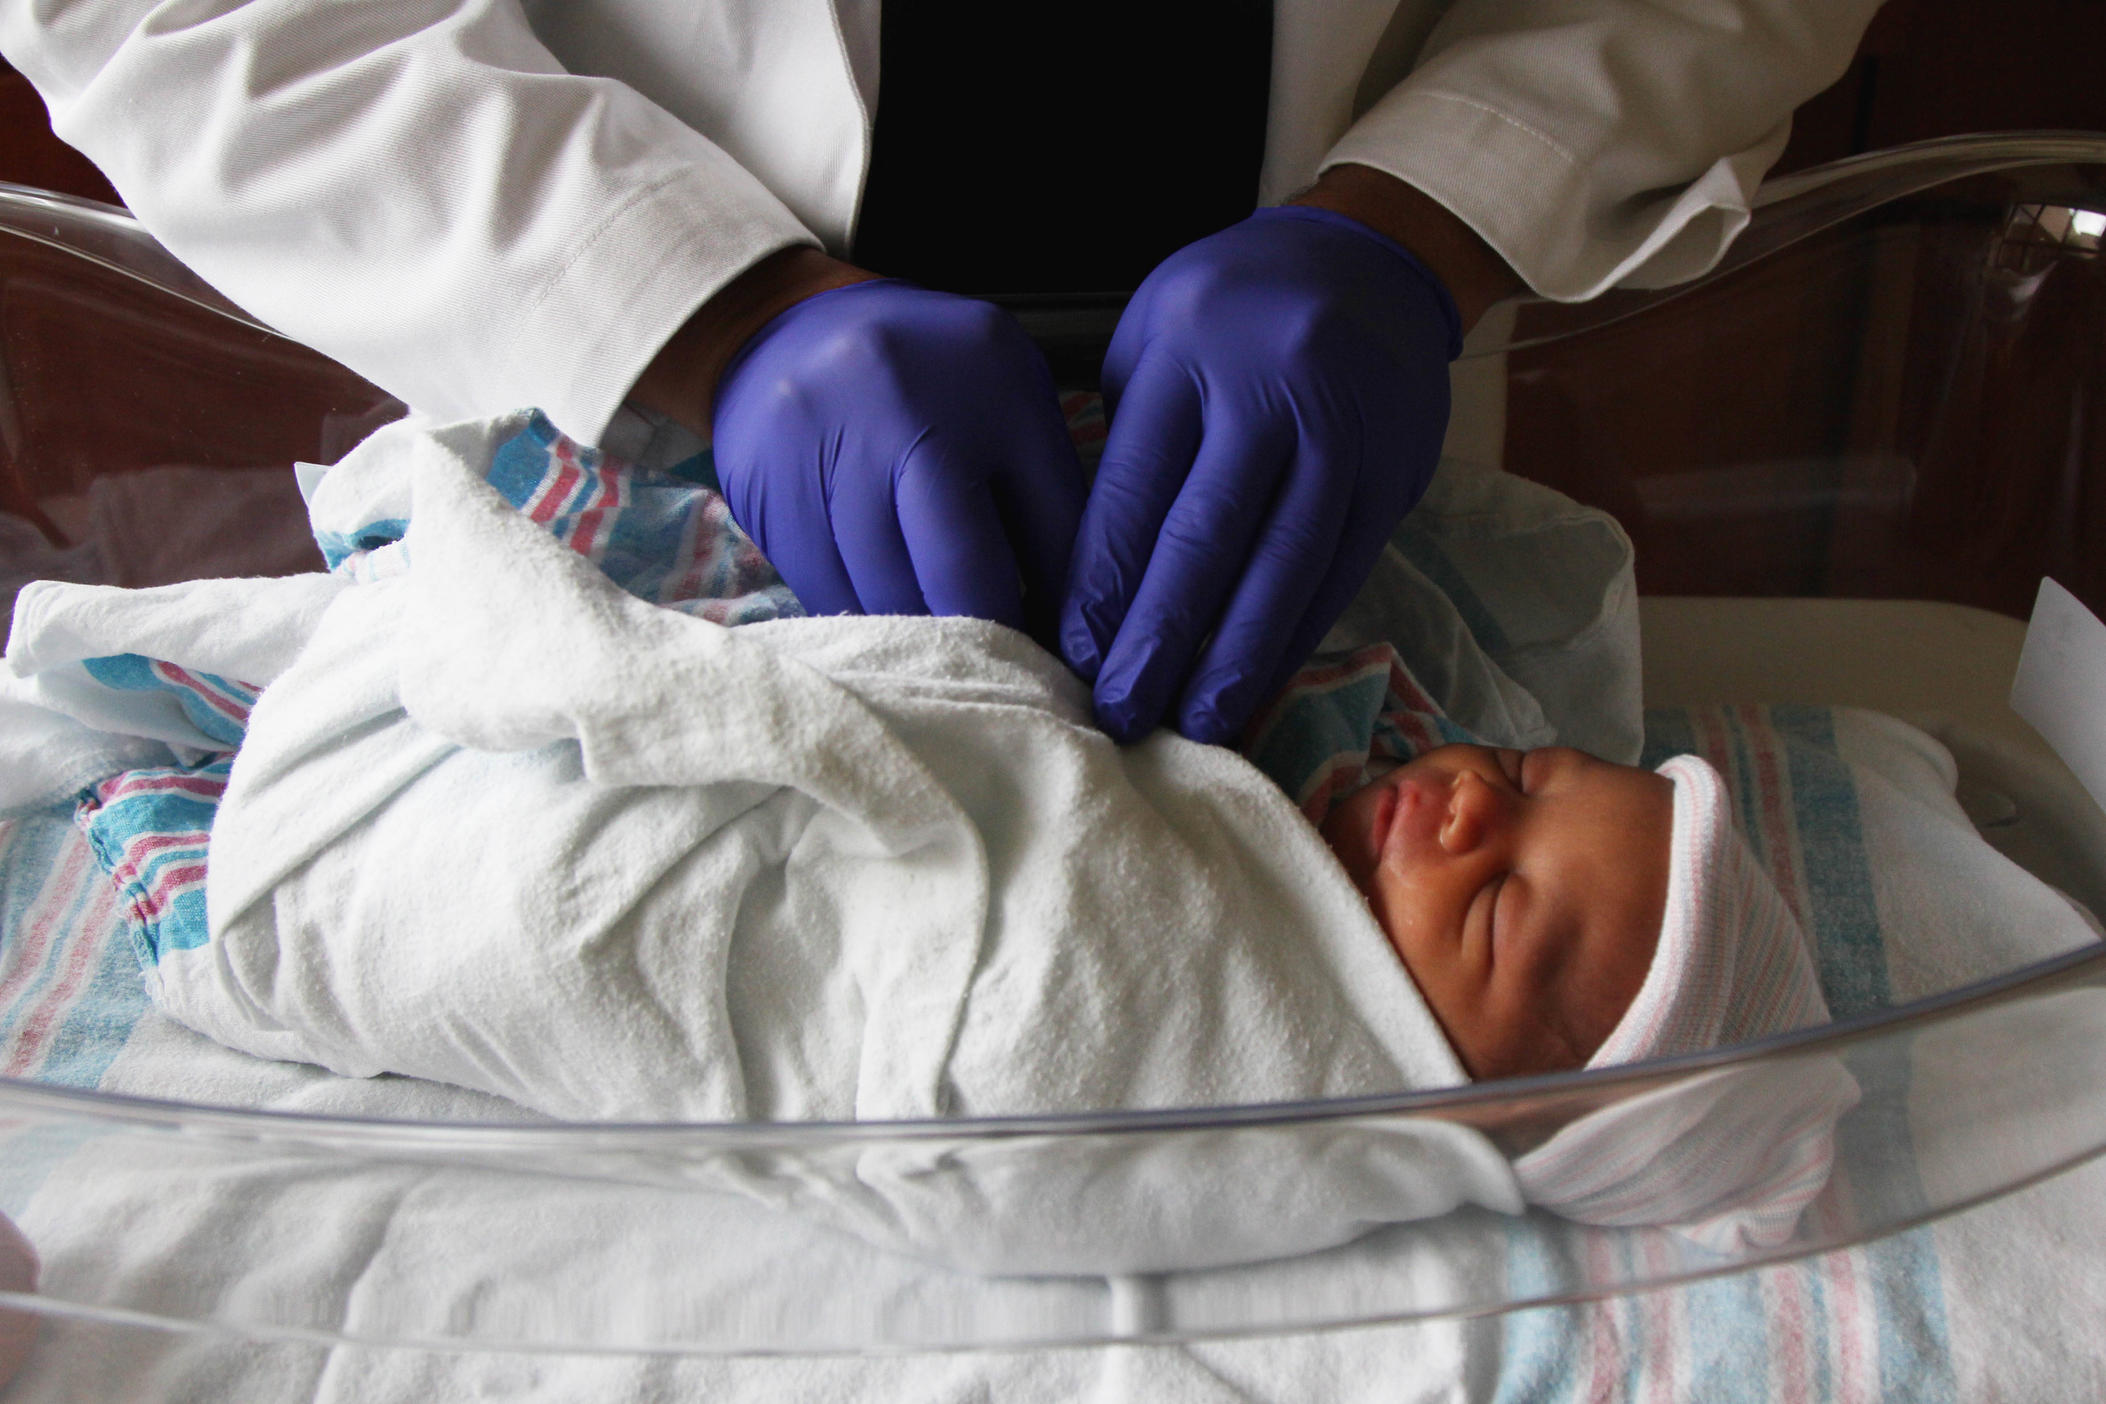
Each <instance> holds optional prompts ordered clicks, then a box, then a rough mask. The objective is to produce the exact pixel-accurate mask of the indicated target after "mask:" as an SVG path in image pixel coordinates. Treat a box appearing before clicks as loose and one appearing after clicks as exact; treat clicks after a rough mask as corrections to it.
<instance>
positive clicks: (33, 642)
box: [0, 574, 344, 815]
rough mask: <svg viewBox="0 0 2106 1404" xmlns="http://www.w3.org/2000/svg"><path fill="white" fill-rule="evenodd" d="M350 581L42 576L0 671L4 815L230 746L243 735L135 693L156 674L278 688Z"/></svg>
mask: <svg viewBox="0 0 2106 1404" xmlns="http://www.w3.org/2000/svg"><path fill="white" fill-rule="evenodd" d="M343 588H344V582H343V581H341V580H339V579H337V578H335V577H332V576H328V575H322V574H311V575H294V576H286V577H282V578H257V579H244V580H191V581H185V582H183V583H181V584H177V585H163V586H158V587H156V588H153V589H146V590H127V589H121V588H119V587H117V586H113V585H78V584H70V583H64V582H59V581H50V580H40V581H36V582H34V583H32V584H30V585H27V586H25V587H24V588H23V589H22V592H21V594H20V595H19V596H17V598H16V600H15V612H14V627H13V629H12V631H11V632H10V634H9V636H8V642H7V667H6V669H5V670H4V671H0V815H6V814H10V813H19V812H23V811H26V810H30V809H36V808H41V807H43V806H46V805H50V804H55V803H60V802H63V801H67V800H70V799H71V798H72V797H73V796H74V795H75V794H76V793H77V792H79V791H80V790H81V789H82V787H84V786H86V785H87V784H89V783H90V782H92V781H95V780H98V779H101V778H102V777H104V776H107V775H112V774H114V773H116V772H117V771H120V770H127V769H131V768H133V767H137V766H149V765H166V764H169V763H170V762H171V761H172V760H174V759H176V758H178V757H181V758H184V759H188V758H190V757H192V756H194V755H196V754H198V753H200V752H209V751H221V750H228V749H231V747H232V744H233V741H234V740H235V739H237V738H238V731H230V730H226V729H219V728H212V727H211V723H210V719H209V718H207V719H205V721H204V725H202V726H201V724H200V719H199V718H198V717H196V716H193V715H190V714H187V713H186V712H185V710H184V708H183V706H182V705H181V703H180V702H179V701H178V700H177V698H176V697H175V696H173V695H172V694H171V693H170V692H168V691H166V690H163V689H159V688H153V687H139V686H135V685H131V684H133V683H135V682H136V681H137V680H136V679H134V678H132V677H130V676H128V674H132V673H137V674H139V675H140V676H141V677H142V678H143V677H144V676H146V675H148V674H150V673H151V670H152V669H153V668H154V667H155V666H156V664H155V663H154V661H153V660H160V659H181V660H183V665H184V667H185V668H187V669H189V670H192V671H195V672H200V673H210V674H217V675H220V676H221V677H224V678H228V679H237V680H239V681H240V682H242V683H253V684H261V683H268V682H270V681H271V680H272V679H273V678H275V677H276V676H277V675H278V674H279V672H281V671H282V670H283V669H284V668H285V666H286V665H287V664H288V663H290V662H291V661H292V658H293V656H294V655H295V654H296V653H298V652H299V650H300V649H301V648H302V647H303V646H304V645H305V643H306V641H307V639H308V636H309V635H310V634H312V633H313V631H314V627H315V624H316V622H317V621H318V620H319V619H320V618H321V614H322V611H323V610H324V609H325V608H326V607H327V606H328V604H329V601H330V600H332V599H334V598H335V597H336V594H337V592H338V591H339V590H341V589H343Z"/></svg>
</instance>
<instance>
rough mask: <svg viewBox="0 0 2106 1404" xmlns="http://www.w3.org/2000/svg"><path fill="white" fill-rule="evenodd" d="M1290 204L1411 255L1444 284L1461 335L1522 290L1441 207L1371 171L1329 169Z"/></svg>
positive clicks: (1503, 262)
mask: <svg viewBox="0 0 2106 1404" xmlns="http://www.w3.org/2000/svg"><path fill="white" fill-rule="evenodd" d="M1291 203H1293V204H1297V205H1309V206H1313V207H1314V208H1316V209H1321V210H1330V211H1332V212H1334V213H1336V214H1342V215H1346V216H1348V217H1349V218H1352V219H1357V220H1359V221H1360V222H1361V223H1362V224H1365V225H1366V226H1367V227H1368V228H1370V229H1372V230H1374V231H1375V232H1376V233H1378V234H1383V235H1386V236H1387V237H1389V238H1391V239H1394V240H1396V241H1397V242H1398V243H1400V244H1402V245H1403V246H1404V247H1405V248H1407V249H1409V250H1411V252H1412V253H1413V254H1414V255H1415V256H1416V257H1417V258H1418V260H1419V261H1420V262H1421V263H1423V264H1425V265H1426V266H1427V268H1429V269H1431V270H1432V272H1433V274H1434V276H1435V277H1437V278H1439V279H1440V280H1441V282H1442V283H1443V284H1444V285H1446V287H1447V289H1448V295H1449V296H1450V297H1452V298H1454V299H1455V310H1456V312H1457V313H1458V314H1459V315H1460V316H1461V318H1462V329H1463V331H1465V332H1468V331H1469V330H1470V328H1471V327H1473V326H1475V325H1477V319H1478V318H1480V317H1482V316H1483V315H1484V314H1485V310H1486V309H1487V308H1489V307H1490V306H1491V305H1492V304H1493V303H1495V302H1498V301H1500V300H1502V299H1504V298H1508V297H1512V296H1513V295H1514V294H1515V293H1518V292H1520V291H1522V289H1523V286H1524V285H1523V283H1522V281H1521V278H1520V276H1519V275H1518V274H1516V273H1515V272H1514V270H1513V269H1512V268H1510V267H1508V266H1507V262H1506V260H1505V259H1503V258H1501V257H1500V256H1499V254H1498V253H1497V252H1496V251H1494V250H1493V248H1492V246H1491V245H1490V244H1487V243H1486V242H1485V241H1484V240H1483V239H1482V238H1480V237H1478V234H1477V231H1475V230H1473V229H1472V228H1470V226H1469V225H1467V224H1464V223H1463V222H1462V221H1461V220H1460V219H1457V218H1456V217H1455V215H1454V214H1453V213H1452V212H1451V211H1450V210H1449V209H1448V208H1447V206H1445V205H1443V204H1441V203H1440V202H1439V201H1437V200H1435V199H1434V198H1433V197H1432V196H1430V195H1427V194H1425V193H1424V192H1422V191H1420V190H1418V189H1416V188H1415V187H1413V186H1410V185H1406V184H1405V183H1404V182H1403V181H1401V180H1398V179H1397V178H1396V177H1395V176H1393V175H1389V174H1386V173H1384V172H1382V171H1378V170H1376V169H1375V168H1374V167H1372V166H1356V165H1343V166H1333V167H1331V168H1330V169H1329V170H1327V171H1325V172H1324V173H1323V174H1322V175H1321V176H1319V177H1318V178H1317V181H1316V184H1314V185H1312V186H1310V187H1309V188H1308V189H1307V190H1305V191H1303V192H1302V193H1301V194H1300V195H1297V196H1296V197H1295V198H1294V199H1293V201H1292V202H1291Z"/></svg>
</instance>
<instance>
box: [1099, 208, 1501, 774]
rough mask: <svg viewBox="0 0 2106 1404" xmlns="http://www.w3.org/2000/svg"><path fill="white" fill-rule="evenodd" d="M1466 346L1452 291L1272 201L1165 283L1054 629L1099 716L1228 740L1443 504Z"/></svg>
mask: <svg viewBox="0 0 2106 1404" xmlns="http://www.w3.org/2000/svg"><path fill="white" fill-rule="evenodd" d="M1460 349H1461V334H1460V330H1459V323H1458V319H1457V315H1456V309H1455V303H1454V301H1453V300H1452V299H1451V298H1450V297H1449V295H1448V291H1447V289H1446V288H1444V287H1443V286H1442V285H1441V283H1440V280H1439V279H1437V278H1436V277H1435V276H1434V275H1433V274H1432V273H1431V272H1430V271H1428V270H1427V269H1426V268H1425V267H1424V265H1422V264H1421V263H1420V262H1419V261H1418V260H1417V259H1416V258H1414V257H1413V256H1412V255H1411V254H1410V253H1408V252H1406V251H1405V249H1404V248H1403V246H1401V245H1399V244H1397V243H1395V242H1393V241H1392V240H1390V239H1388V238H1387V237H1385V236H1383V235H1381V234H1378V233H1376V232H1375V231H1374V230H1372V229H1370V228H1368V227H1367V226H1366V225H1364V224H1361V223H1360V222H1359V221H1357V220H1354V219H1351V218H1348V217H1347V216H1345V215H1341V214H1336V213H1333V212H1331V211H1329V210H1319V209H1310V208H1305V207H1301V206H1292V205H1290V206H1282V207H1279V208H1275V209H1265V210H1260V211H1258V212H1257V213H1256V214H1254V215H1252V216H1251V217H1250V218H1249V219H1246V220H1244V221H1243V222H1242V223H1240V224H1236V225H1232V226H1230V227H1229V228H1227V229H1224V230H1222V231H1221V232H1220V233H1218V234H1213V235H1210V236H1208V237H1207V238H1205V239H1201V240H1200V241H1198V242H1197V243H1195V244H1191V245H1188V246H1187V247H1185V248H1183V249H1180V250H1179V251H1178V252H1177V253H1175V254H1172V255H1171V256H1170V257H1169V258H1167V259H1165V260H1164V261H1163V262H1162V263H1161V264H1160V265H1159V266H1158V267H1157V268H1156V270H1155V271H1154V272H1153V273H1151V274H1149V275H1148V278H1147V280H1146V281H1145V282H1143V283H1142V284H1141V287H1140V291H1139V292H1137V293H1136V294H1135V295H1134V298H1133V301H1132V302H1131V303H1130V304H1129V305H1128V306H1127V309H1126V312H1125V314H1124V316H1122V317H1121V318H1120V321H1119V326H1118V329H1117V331H1116V332H1115V333H1114V334H1113V336H1112V343H1111V350H1110V353H1109V354H1108V355H1107V356H1106V357H1105V361H1104V395H1105V408H1106V410H1107V411H1108V412H1109V413H1110V414H1111V416H1112V419H1111V431H1110V434H1109V437H1108V438H1107V439H1106V442H1105V448H1104V459H1103V463H1102V465H1101V466H1100V467H1099V468H1098V470H1097V480H1096V484H1095V486H1094V487H1093V488H1092V490H1091V494H1090V499H1089V503H1088V506H1087V507H1086V508H1085V509H1084V512H1083V518H1082V527H1081V533H1080V535H1079V536H1078V537H1077V539H1076V542H1075V557H1074V564H1073V566H1072V567H1071V570H1070V573H1069V580H1068V592H1067V598H1066V600H1065V601H1064V603H1063V606H1062V610H1061V617H1060V647H1061V653H1062V654H1063V655H1064V656H1065V657H1066V659H1067V662H1068V666H1070V667H1071V668H1073V669H1074V670H1075V671H1076V672H1077V673H1079V674H1080V675H1081V676H1082V677H1084V678H1085V679H1088V680H1090V681H1091V682H1092V683H1093V684H1094V693H1095V702H1096V712H1097V720H1098V723H1099V725H1101V726H1103V727H1104V729H1105V730H1106V731H1108V732H1110V733H1111V734H1112V735H1113V736H1115V737H1117V738H1119V739H1120V740H1133V739H1136V738H1138V737H1141V736H1144V735H1146V734H1147V733H1148V732H1149V731H1150V730H1151V729H1152V728H1154V727H1155V726H1156V725H1157V724H1158V723H1159V722H1162V721H1163V720H1164V719H1165V718H1166V716H1167V717H1168V718H1169V720H1170V721H1172V722H1173V723H1174V724H1175V725H1176V727H1177V729H1178V730H1180V731H1182V732H1183V733H1184V734H1185V735H1187V736H1190V737H1192V738H1194V739H1195V740H1201V741H1213V742H1224V741H1228V740H1230V739H1231V738H1232V737H1234V735H1235V734H1236V732H1237V731H1238V730H1239V729H1240V728H1241V727H1242V725H1243V724H1244V722H1245V721H1247V720H1248V719H1249V717H1250V715H1251V713H1252V712H1253V711H1254V710H1255V709H1256V708H1257V706H1258V705H1259V704H1260V703H1262V702H1263V701H1264V700H1265V699H1266V698H1267V697H1269V696H1271V695H1272V694H1273V693H1274V692H1276V691H1278V689H1279V688H1280V687H1281V686H1282V685H1283V684H1284V683H1285V682H1286V680H1287V678H1288V676H1289V675H1290V674H1291V673H1292V672H1293V671H1294V669H1295V668H1297V667H1298V666H1300V664H1301V663H1302V662H1303V661H1304V660H1305V659H1306V658H1307V656H1308V654H1309V653H1310V652H1311V651H1312V650H1313V649H1314V648H1315V647H1316V645H1317V644H1318V642H1320V641H1321V640H1322V638H1323V635H1324V633H1325V631H1326V630H1327V629H1329V627H1330V626H1331V623H1332V622H1333V621H1334V620H1336V619H1337V618H1338V616H1339V615H1340V614H1341V613H1342V612H1343V611H1344V609H1345V607H1346V605H1347V603H1348V602H1350V601H1351V599H1352V597H1353V595H1354V593H1355V592H1356V591H1357V590H1358V589H1359V588H1360V586H1361V584H1362V583H1363V582H1364V581H1365V580H1366V579H1367V576H1368V573H1369V572H1370V571H1371V570H1372V569H1373V568H1374V563H1375V560H1376V558H1377V556H1378V555H1380V553H1381V550H1382V546H1383V544H1384V543H1385V542H1386V541H1387V540H1388V539H1389V536H1390V534H1391V532H1393V531H1394V530H1395V529H1396V526H1397V523H1398V522H1399V521H1400V520H1402V518H1403V516H1404V514H1405V513H1406V512H1408V511H1410V510H1411V508H1412V507H1413V506H1414V505H1415V504H1416V503H1417V502H1418V500H1419V497H1420V495H1421V494H1422V493H1423V492H1424V491H1425V488H1426V483H1427V480H1428V479H1429V478H1430V477H1431V476H1432V474H1433V468H1434V463H1435V461H1436V460H1437V459H1438V457H1439V455H1440V446H1441V440H1442V437H1443V435H1444V434H1445V432H1446V429H1447V424H1448V362H1449V361H1450V360H1452V359H1454V357H1455V356H1456V354H1457V353H1458V352H1459V350H1460Z"/></svg>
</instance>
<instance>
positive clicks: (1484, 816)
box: [1440, 770, 1506, 858]
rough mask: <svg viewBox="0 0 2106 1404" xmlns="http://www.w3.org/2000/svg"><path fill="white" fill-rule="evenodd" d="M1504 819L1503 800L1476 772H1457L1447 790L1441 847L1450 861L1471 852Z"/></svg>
mask: <svg viewBox="0 0 2106 1404" xmlns="http://www.w3.org/2000/svg"><path fill="white" fill-rule="evenodd" d="M1505 820H1506V802H1505V797H1504V796H1502V795H1501V794H1500V793H1499V792H1498V791H1497V790H1495V789H1493V788H1492V786H1491V785H1490V784H1488V783H1486V781H1485V779H1484V777H1483V776H1481V775H1479V774H1478V773H1477V772H1476V771H1474V770H1460V771H1457V772H1456V775H1455V785H1454V788H1452V789H1451V790H1449V791H1448V816H1447V818H1446V819H1445V820H1443V821H1442V823H1441V832H1440V842H1441V848H1442V849H1443V850H1444V851H1445V852H1447V854H1448V855H1449V856H1450V857H1453V858H1460V857H1462V856H1463V855H1464V854H1466V853H1473V852H1475V851H1476V850H1477V849H1478V848H1479V847H1480V846H1481V845H1482V844H1483V843H1484V842H1485V840H1486V839H1487V838H1489V837H1491V836H1492V835H1493V834H1495V833H1497V832H1498V829H1499V826H1500V825H1501V824H1502V823H1504V822H1505Z"/></svg>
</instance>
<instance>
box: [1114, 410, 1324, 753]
mask: <svg viewBox="0 0 2106 1404" xmlns="http://www.w3.org/2000/svg"><path fill="white" fill-rule="evenodd" d="M1291 455H1292V448H1291V446H1290V445H1288V444H1285V443H1282V442H1281V441H1280V440H1279V438H1278V436H1277V435H1275V434H1271V433H1266V432H1264V431H1263V429H1261V428H1260V427H1259V426H1255V425H1248V424H1243V423H1239V422H1237V420H1235V419H1232V418H1227V417H1220V418H1217V419H1216V420H1215V421H1213V422H1211V423H1209V425H1208V427H1207V436H1206V439H1205V440H1204V441H1203V442H1202V443H1201V444H1200V448H1199V455H1198V457H1197V458H1196V459H1195V460H1194V462H1193V464H1192V472H1191V476H1190V477H1189V478H1188V479H1187V481H1186V484H1185V487H1184V490H1183V491H1182V492H1180V493H1179V494H1178V497H1177V501H1176V502H1175V503H1174V504H1173V505H1172V507H1171V509H1170V512H1169V514H1168V515H1167V516H1165V517H1164V519H1163V527H1162V534H1161V537H1160V539H1159V540H1158V541H1157V542H1156V547H1155V552H1154V555H1153V557H1152V558H1151V559H1150V560H1149V562H1148V570H1147V574H1146V576H1145V577H1143V579H1142V581H1141V584H1140V588H1139V589H1138V590H1136V591H1135V592H1134V600H1133V607H1132V608H1131V609H1130V610H1128V611H1127V614H1126V618H1125V619H1124V621H1123V622H1121V624H1120V625H1119V633H1118V636H1117V637H1116V638H1115V639H1114V640H1113V642H1112V646H1111V648H1110V650H1109V651H1108V652H1107V654H1106V656H1105V660H1104V668H1103V670H1102V671H1101V672H1100V673H1099V674H1098V676H1097V683H1096V687H1095V689H1094V691H1095V698H1096V710H1097V720H1098V723H1099V724H1100V725H1101V726H1103V727H1104V729H1105V730H1106V731H1108V732H1110V733H1111V734H1112V735H1113V736H1114V737H1116V738H1118V739H1119V740H1122V741H1130V740H1133V739H1135V738H1137V737H1140V736H1143V735H1146V734H1147V733H1148V732H1149V731H1150V730H1152V729H1153V728H1154V727H1155V726H1156V725H1157V724H1158V723H1159V722H1161V721H1162V719H1163V716H1164V714H1165V713H1166V712H1167V711H1168V710H1169V708H1170V705H1171V703H1172V702H1173V701H1174V700H1176V698H1177V697H1178V696H1179V694H1180V693H1181V692H1182V691H1183V690H1184V686H1185V681H1186V678H1187V677H1188V675H1189V674H1190V672H1191V669H1192V663H1193V660H1194V659H1195V658H1196V657H1197V656H1198V653H1199V650H1200V647H1201V645H1202V644H1203V643H1204V642H1205V641H1206V638H1207V635H1208V634H1209V633H1210V632H1211V631H1213V629H1214V628H1215V625H1216V623H1217V621H1219V620H1220V618H1221V613H1222V610H1223V608H1224V607H1225V606H1226V605H1227V603H1228V601H1229V599H1230V598H1231V597H1232V595H1233V594H1234V592H1235V590H1236V587H1237V582H1238V581H1239V580H1240V579H1241V578H1242V576H1243V574H1244V570H1245V561H1246V560H1247V559H1248V556H1249V552H1250V548H1251V543H1252V541H1253V539H1254V538H1255V537H1256V536H1257V533H1258V530H1259V527H1260V525H1261V524H1262V523H1263V522H1264V521H1265V519H1266V518H1267V517H1268V516H1269V515H1270V513H1271V509H1272V500H1273V496H1274V493H1275V492H1276V491H1277V489H1278V486H1279V482H1280V478H1281V475H1282V474H1283V472H1284V471H1285V470H1286V468H1287V467H1288V464H1289V460H1290V458H1291Z"/></svg>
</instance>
